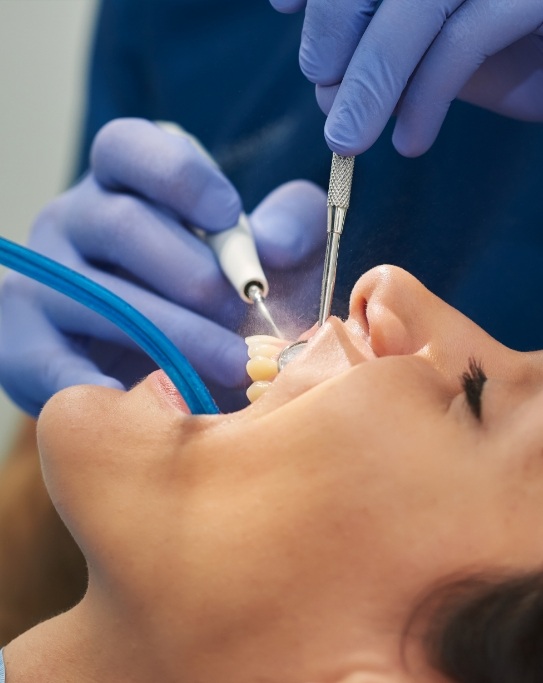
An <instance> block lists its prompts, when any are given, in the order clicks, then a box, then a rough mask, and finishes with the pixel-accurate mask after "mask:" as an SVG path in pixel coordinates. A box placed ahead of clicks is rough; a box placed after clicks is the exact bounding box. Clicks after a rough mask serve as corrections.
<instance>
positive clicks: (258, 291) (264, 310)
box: [246, 283, 283, 339]
mask: <svg viewBox="0 0 543 683" xmlns="http://www.w3.org/2000/svg"><path fill="white" fill-rule="evenodd" d="M263 291H264V290H263V288H262V287H261V286H260V285H258V284H257V283H251V284H250V285H248V287H247V291H246V294H247V296H248V297H249V299H251V301H252V302H253V303H254V305H255V306H256V307H257V309H258V310H259V312H260V315H261V316H262V317H263V318H264V320H265V321H266V322H267V323H268V325H269V326H270V328H271V330H272V334H273V335H274V336H276V337H279V339H282V337H283V335H282V334H281V331H280V330H279V328H278V327H277V325H276V324H275V322H274V320H273V318H272V316H271V313H270V312H269V310H268V307H267V306H266V304H265V303H264V295H263Z"/></svg>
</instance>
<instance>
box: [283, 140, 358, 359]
mask: <svg viewBox="0 0 543 683" xmlns="http://www.w3.org/2000/svg"><path fill="white" fill-rule="evenodd" d="M353 170H354V157H342V156H340V155H339V154H336V153H335V152H334V153H333V155H332V170H331V172H330V184H329V186H328V221H327V226H326V229H327V233H328V237H327V241H326V256H325V258H324V271H323V274H322V289H321V303H320V311H319V327H320V326H321V325H322V324H323V323H324V322H325V321H326V319H327V318H329V317H330V311H331V309H332V298H333V296H334V285H335V283H336V272H337V257H338V252H339V240H340V237H341V233H342V232H343V226H344V225H345V217H346V215H347V209H348V208H349V201H350V199H351V187H352V184H353ZM306 344H307V341H297V342H294V343H293V344H289V345H288V346H286V347H285V348H284V349H283V350H282V351H281V353H280V354H279V357H278V359H277V366H278V368H279V372H281V370H282V369H283V368H284V367H285V365H287V364H288V363H290V362H291V361H292V360H294V359H295V358H296V357H297V356H298V355H299V354H300V353H301V352H302V351H303V350H304V349H305V345H306Z"/></svg>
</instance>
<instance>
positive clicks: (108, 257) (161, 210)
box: [0, 119, 326, 415]
mask: <svg viewBox="0 0 543 683" xmlns="http://www.w3.org/2000/svg"><path fill="white" fill-rule="evenodd" d="M263 163H265V162H264V161H263ZM241 211H242V205H241V201H240V197H239V195H238V193H237V192H236V190H235V189H234V187H233V186H232V185H231V183H230V182H229V181H228V180H227V179H226V177H225V176H224V175H223V174H222V173H221V172H220V170H219V169H218V168H217V166H216V165H215V164H214V163H213V162H211V161H210V160H209V159H208V158H207V157H206V156H205V155H203V154H202V153H201V152H200V151H199V150H198V149H197V147H196V146H195V145H194V144H193V143H191V141H190V140H189V139H188V138H186V137H179V136H177V135H172V134H170V133H169V132H166V131H164V130H161V129H160V128H159V127H158V126H156V125H155V124H152V123H150V122H148V121H144V120H141V119H119V120H117V121H114V122H112V123H110V124H108V125H106V126H105V127H104V128H103V129H102V130H101V131H100V132H99V133H98V135H97V137H96V140H95V142H94V145H93V149H92V155H91V167H90V171H89V173H88V174H87V176H86V177H85V178H84V179H83V180H81V182H79V183H78V184H77V185H75V186H74V187H73V188H72V189H70V190H68V191H67V192H65V193H64V194H63V195H61V196H60V197H59V198H57V199H56V200H54V201H53V202H52V203H51V204H50V205H48V206H47V207H46V208H45V209H44V211H43V212H42V213H41V214H40V216H39V217H38V219H37V221H36V223H35V226H34V228H33V231H32V236H31V238H30V242H29V246H30V247H31V248H32V249H35V250H36V251H38V252H41V253H43V254H45V255H47V256H49V257H50V258H53V259H55V260H57V261H59V262H61V263H63V264H65V265H67V266H69V267H71V268H73V269H74V270H77V271H78V272H80V273H82V274H84V275H86V276H88V277H90V278H91V279H93V280H95V281H96V282H98V283H99V284H102V285H104V286H105V287H107V288H108V289H110V290H111V291H113V292H115V293H116V294H118V295H119V296H121V297H122V298H123V299H125V300H126V301H128V302H129V303H131V304H132V305H133V306H135V307H136V308H138V309H139V310H140V311H141V312H142V313H143V314H144V315H146V316H148V317H149V318H150V319H151V320H152V321H153V322H155V324H157V325H158V326H159V327H160V328H161V329H162V330H163V331H164V332H165V334H166V335H167V336H168V337H169V338H170V339H171V340H172V341H173V342H174V344H176V346H178V348H179V349H180V350H181V352H182V353H183V354H185V355H186V356H187V358H188V359H189V361H190V362H191V363H192V364H193V365H194V367H195V369H196V370H197V372H198V373H199V374H200V375H201V376H202V378H203V379H204V381H205V382H206V384H207V385H208V387H209V388H210V390H211V391H212V393H213V394H214V397H215V398H216V400H218V402H219V405H220V406H221V407H222V408H223V409H228V408H231V407H235V406H237V405H238V402H239V400H241V396H243V395H244V392H243V385H244V383H245V378H246V375H245V361H246V347H245V343H244V341H243V339H242V338H241V337H240V336H238V334H236V333H235V330H237V329H238V328H239V327H240V325H241V324H242V323H243V321H244V318H245V317H246V316H247V314H248V311H249V310H250V309H252V307H251V306H248V305H247V304H245V303H243V301H242V300H241V298H240V296H239V294H238V293H237V292H236V291H235V290H234V288H233V287H232V285H231V284H230V283H229V282H228V280H227V279H226V278H225V276H224V274H223V273H222V271H221V269H220V267H219V264H218V262H217V260H216V258H215V256H214V254H213V252H212V251H211V249H210V248H209V246H208V245H207V244H205V243H204V242H203V241H202V240H200V239H198V238H197V237H196V236H195V235H194V234H193V233H192V232H191V231H190V230H187V229H186V226H188V225H191V226H198V227H199V228H201V229H203V230H204V231H206V232H207V233H209V234H215V233H217V232H219V231H221V230H225V229H227V228H231V227H232V226H233V225H235V224H236V223H237V221H238V218H239V215H240V213H241ZM249 219H250V223H251V227H252V229H253V234H254V238H255V242H256V246H257V250H258V253H259V256H260V260H261V262H262V264H263V267H264V271H265V273H266V276H267V278H268V281H269V284H270V297H269V298H268V302H273V298H274V296H277V298H278V300H280V302H281V308H282V309H283V310H284V311H285V312H288V313H290V315H291V316H292V318H295V319H299V320H300V327H301V329H303V326H304V325H308V324H311V323H312V322H313V319H314V314H315V312H314V310H310V311H306V304H307V298H308V297H309V298H310V297H311V293H312V294H313V298H312V302H313V305H314V306H316V305H317V302H318V293H319V287H320V278H321V274H322V263H321V261H320V259H321V257H322V254H323V252H324V238H325V237H326V232H325V227H324V226H325V224H326V196H325V194H324V192H323V191H322V190H321V189H319V188H317V187H316V186H314V185H312V184H310V183H307V182H303V181H295V182H293V183H288V184H287V185H284V186H282V187H280V188H278V189H277V190H275V191H274V192H272V193H271V194H270V195H268V197H267V198H265V199H264V201H263V202H262V203H261V204H260V205H259V206H258V207H257V208H256V209H255V211H254V212H253V213H252V214H251V215H250V217H249ZM304 317H305V318H307V319H304ZM150 369H152V367H150V366H149V360H148V358H147V357H146V356H145V355H144V354H143V353H141V352H140V351H139V349H138V348H137V347H136V346H135V345H133V344H132V342H131V341H130V340H129V339H127V337H126V336H125V335H124V334H123V333H122V332H120V331H119V330H118V329H117V328H116V327H115V326H114V325H112V324H111V323H108V322H107V321H106V320H104V319H103V318H101V317H100V316H98V315H97V314H94V313H93V312H92V311H90V310H88V309H85V308H84V307H83V306H80V305H79V304H76V303H75V302H73V301H71V300H70V299H68V298H67V297H65V296H62V295H61V294H58V293H56V292H54V291H53V290H50V289H49V288H47V287H45V286H43V285H40V284H38V283H36V282H34V281H32V280H29V279H28V278H25V277H23V276H20V275H18V274H16V273H10V274H8V276H7V277H6V280H5V282H4V285H3V290H2V310H1V327H0V381H1V383H2V385H3V387H4V389H6V391H7V392H8V394H9V395H10V396H11V398H12V399H13V400H14V401H15V402H16V403H17V404H18V405H19V406H20V407H21V408H23V409H24V410H26V411H27V412H29V413H30V414H32V415H36V414H37V413H38V412H39V410H40V408H41V406H42V405H43V403H44V402H45V401H46V400H47V399H48V398H49V397H50V396H51V395H52V394H53V393H55V392H56V391H58V390H60V389H62V388H64V387H66V386H70V385H73V384H84V383H91V384H101V385H106V386H112V387H117V388H123V387H126V386H130V385H131V384H133V382H134V381H136V380H137V379H139V378H140V377H141V376H142V375H143V374H145V373H146V372H148V371H149V370H150Z"/></svg>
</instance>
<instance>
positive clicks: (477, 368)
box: [460, 358, 487, 422]
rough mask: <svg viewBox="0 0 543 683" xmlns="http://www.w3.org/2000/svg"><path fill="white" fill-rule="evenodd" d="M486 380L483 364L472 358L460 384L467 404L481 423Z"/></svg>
mask: <svg viewBox="0 0 543 683" xmlns="http://www.w3.org/2000/svg"><path fill="white" fill-rule="evenodd" d="M486 380H487V376H486V374H485V372H484V370H483V367H482V365H481V362H480V361H476V360H475V358H470V359H469V361H468V368H467V370H465V371H464V372H463V373H462V375H461V377H460V382H461V384H462V389H463V390H464V394H465V396H466V403H467V404H468V406H469V408H470V410H471V412H472V413H473V415H474V416H475V418H476V419H477V420H478V421H479V422H481V417H482V395H483V387H484V384H485V382H486Z"/></svg>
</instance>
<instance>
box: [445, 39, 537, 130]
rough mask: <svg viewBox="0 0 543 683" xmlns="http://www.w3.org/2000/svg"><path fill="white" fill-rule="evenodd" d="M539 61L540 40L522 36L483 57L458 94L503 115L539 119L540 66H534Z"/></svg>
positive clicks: (463, 98)
mask: <svg viewBox="0 0 543 683" xmlns="http://www.w3.org/2000/svg"><path fill="white" fill-rule="evenodd" d="M536 33H537V32H536ZM540 63H541V64H543V40H542V39H541V38H540V37H539V36H537V35H529V36H526V37H525V38H522V39H521V40H518V41H517V42H516V43H513V44H512V45H510V46H509V47H506V48H505V49H504V50H500V52H498V53H496V54H495V55H492V56H491V57H489V58H488V59H486V60H485V61H484V62H483V64H482V65H481V66H480V67H479V68H478V69H477V71H476V72H475V73H474V74H473V76H472V77H471V78H470V79H469V80H468V82H467V83H466V85H464V87H463V88H462V90H460V92H459V93H458V98H459V99H461V100H463V101H464V102H470V103H471V104H476V105H478V106H479V107H484V108H485V109H488V110H490V111H494V112H496V113H497V114H502V115H503V116H510V117H512V118H516V119H520V120H522V121H542V120H543V69H537V68H534V67H535V65H537V64H540Z"/></svg>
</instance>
